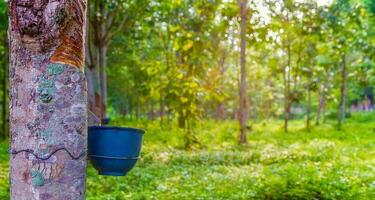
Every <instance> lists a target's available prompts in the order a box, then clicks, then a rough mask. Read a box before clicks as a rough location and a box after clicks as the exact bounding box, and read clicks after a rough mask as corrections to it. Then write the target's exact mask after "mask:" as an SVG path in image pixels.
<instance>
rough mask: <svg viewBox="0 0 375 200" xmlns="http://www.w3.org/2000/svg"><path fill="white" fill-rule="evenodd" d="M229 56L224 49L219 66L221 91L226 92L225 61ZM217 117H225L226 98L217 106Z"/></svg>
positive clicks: (222, 118)
mask: <svg viewBox="0 0 375 200" xmlns="http://www.w3.org/2000/svg"><path fill="white" fill-rule="evenodd" d="M226 57H227V52H226V51H225V50H224V51H223V54H222V56H221V58H220V61H219V63H218V64H219V68H220V91H222V92H224V90H225V89H224V87H225V82H224V76H225V61H226ZM216 119H221V120H224V119H225V104H224V100H222V101H220V103H219V105H218V107H217V108H216Z"/></svg>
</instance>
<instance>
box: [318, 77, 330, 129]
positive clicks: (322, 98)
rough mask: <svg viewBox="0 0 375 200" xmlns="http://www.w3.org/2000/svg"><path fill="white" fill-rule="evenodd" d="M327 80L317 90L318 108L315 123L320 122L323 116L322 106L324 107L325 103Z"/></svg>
mask: <svg viewBox="0 0 375 200" xmlns="http://www.w3.org/2000/svg"><path fill="white" fill-rule="evenodd" d="M327 82H328V81H326V82H325V83H324V84H323V87H322V88H321V90H320V91H319V105H318V110H317V112H316V125H319V124H320V119H321V118H322V117H323V118H324V113H323V111H324V108H325V105H326V91H325V90H326V88H327V87H326V85H327Z"/></svg>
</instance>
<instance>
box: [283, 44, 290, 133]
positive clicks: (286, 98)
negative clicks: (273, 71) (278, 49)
mask: <svg viewBox="0 0 375 200" xmlns="http://www.w3.org/2000/svg"><path fill="white" fill-rule="evenodd" d="M287 54H288V60H287V66H286V67H285V68H284V132H285V133H287V132H288V123H289V115H290V108H291V106H292V103H291V102H290V71H291V49H290V44H288V47H287Z"/></svg>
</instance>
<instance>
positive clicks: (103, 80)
mask: <svg viewBox="0 0 375 200" xmlns="http://www.w3.org/2000/svg"><path fill="white" fill-rule="evenodd" d="M99 51H100V56H99V57H100V90H101V95H100V97H101V99H100V102H101V112H100V113H101V114H100V116H101V119H102V122H103V120H105V119H106V118H107V72H106V69H107V47H106V46H103V47H100V48H99Z"/></svg>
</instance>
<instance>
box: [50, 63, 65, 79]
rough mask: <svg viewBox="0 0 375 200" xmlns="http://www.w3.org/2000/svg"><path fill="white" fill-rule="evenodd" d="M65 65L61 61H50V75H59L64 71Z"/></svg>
mask: <svg viewBox="0 0 375 200" xmlns="http://www.w3.org/2000/svg"><path fill="white" fill-rule="evenodd" d="M64 69H65V65H64V64H60V63H49V64H48V67H47V72H48V75H54V76H55V75H59V74H61V73H63V72H64Z"/></svg>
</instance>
